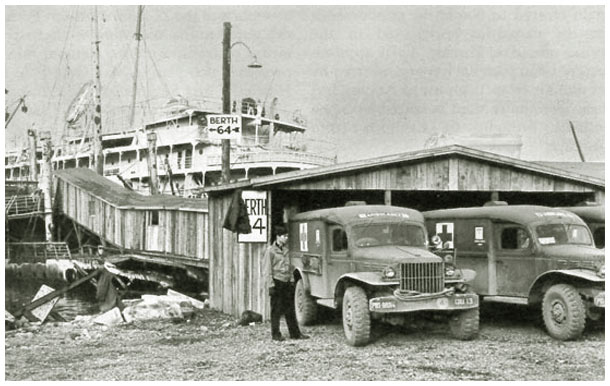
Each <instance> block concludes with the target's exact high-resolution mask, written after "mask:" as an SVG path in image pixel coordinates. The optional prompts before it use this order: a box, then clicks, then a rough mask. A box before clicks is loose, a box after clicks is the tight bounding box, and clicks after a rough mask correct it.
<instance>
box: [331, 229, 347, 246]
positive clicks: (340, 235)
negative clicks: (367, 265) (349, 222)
mask: <svg viewBox="0 0 610 386" xmlns="http://www.w3.org/2000/svg"><path fill="white" fill-rule="evenodd" d="M346 250H347V234H346V233H345V231H344V230H343V228H335V229H333V230H332V251H333V252H342V251H346Z"/></svg>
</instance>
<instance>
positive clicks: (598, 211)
mask: <svg viewBox="0 0 610 386" xmlns="http://www.w3.org/2000/svg"><path fill="white" fill-rule="evenodd" d="M562 209H565V210H569V211H570V212H572V213H575V214H577V215H578V217H580V218H581V219H583V221H584V222H586V223H587V225H588V226H589V229H590V230H591V233H593V242H594V243H595V246H596V247H597V248H600V249H603V248H605V247H606V206H605V205H580V206H569V207H564V208H562Z"/></svg>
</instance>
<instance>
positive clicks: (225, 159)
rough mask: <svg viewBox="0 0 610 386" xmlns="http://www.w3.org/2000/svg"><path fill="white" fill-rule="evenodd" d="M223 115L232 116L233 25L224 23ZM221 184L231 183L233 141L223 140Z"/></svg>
mask: <svg viewBox="0 0 610 386" xmlns="http://www.w3.org/2000/svg"><path fill="white" fill-rule="evenodd" d="M222 113H223V114H231V23H229V22H225V23H224V34H223V39H222ZM221 143H222V157H221V162H222V170H221V182H222V183H223V184H228V183H229V182H231V140H230V139H222V140H221Z"/></svg>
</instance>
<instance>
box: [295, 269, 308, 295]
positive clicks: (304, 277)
mask: <svg viewBox="0 0 610 386" xmlns="http://www.w3.org/2000/svg"><path fill="white" fill-rule="evenodd" d="M292 275H293V276H294V283H295V284H296V282H297V281H298V280H299V278H301V279H302V280H303V286H304V287H305V291H306V292H308V293H311V284H310V283H309V276H308V275H307V274H306V273H304V272H303V270H302V269H301V268H295V270H294V272H293V273H292Z"/></svg>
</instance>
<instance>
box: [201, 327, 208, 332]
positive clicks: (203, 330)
mask: <svg viewBox="0 0 610 386" xmlns="http://www.w3.org/2000/svg"><path fill="white" fill-rule="evenodd" d="M199 331H201V332H208V328H207V327H206V326H201V327H199Z"/></svg>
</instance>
